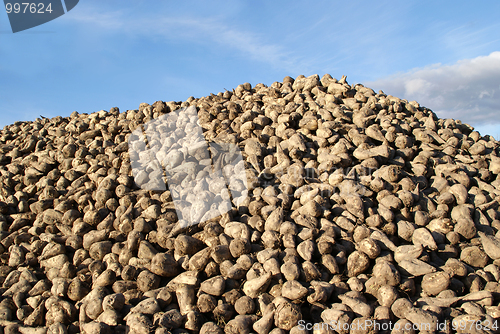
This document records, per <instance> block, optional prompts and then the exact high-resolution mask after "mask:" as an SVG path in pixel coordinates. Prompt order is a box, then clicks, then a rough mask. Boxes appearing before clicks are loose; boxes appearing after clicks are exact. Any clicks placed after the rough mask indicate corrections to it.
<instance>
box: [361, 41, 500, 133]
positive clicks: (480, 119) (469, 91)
mask: <svg viewBox="0 0 500 334" xmlns="http://www.w3.org/2000/svg"><path fill="white" fill-rule="evenodd" d="M365 84H366V85H367V86H369V87H372V88H374V89H377V90H378V89H382V90H383V91H384V92H386V93H387V94H391V95H394V96H398V97H400V98H405V99H407V100H416V101H418V102H419V103H420V104H422V105H425V106H426V107H428V108H430V109H432V110H433V111H435V112H436V113H437V114H438V116H440V117H442V118H454V119H460V120H462V121H463V122H466V123H470V124H472V125H479V124H484V123H500V52H499V51H497V52H492V53H491V54H489V55H488V56H481V57H477V58H473V59H464V60H460V61H458V62H456V63H455V64H452V65H442V64H435V65H432V66H428V67H425V68H417V69H414V70H411V71H409V72H406V73H398V74H396V75H393V76H390V77H387V78H382V79H379V80H376V81H373V82H366V83H365Z"/></svg>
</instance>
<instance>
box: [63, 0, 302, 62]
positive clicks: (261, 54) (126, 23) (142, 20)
mask: <svg viewBox="0 0 500 334" xmlns="http://www.w3.org/2000/svg"><path fill="white" fill-rule="evenodd" d="M66 19H67V20H72V21H73V22H77V23H81V24H84V25H85V27H86V28H87V27H88V26H93V27H96V28H99V29H100V30H101V31H102V30H104V31H105V32H107V33H117V34H124V35H128V36H131V37H142V38H144V37H146V38H148V39H158V38H162V39H164V40H167V41H174V42H175V41H179V42H182V43H197V44H201V45H205V46H207V45H209V46H213V47H214V48H218V49H219V50H221V49H222V50H224V49H226V50H227V51H230V52H231V53H233V54H234V52H235V51H236V52H237V53H239V55H240V56H243V57H247V58H250V59H252V60H256V61H260V62H264V63H268V64H270V65H272V66H274V67H276V68H281V69H284V70H295V69H296V66H297V62H298V61H299V59H298V57H296V56H294V55H293V53H292V52H289V51H287V50H286V47H285V46H284V45H281V44H277V43H270V42H268V41H266V36H264V35H260V34H258V33H254V32H249V31H245V30H242V29H238V28H237V27H235V26H234V25H231V24H227V23H224V20H221V17H194V16H190V17H179V16H166V15H163V14H153V15H145V14H144V15H141V16H137V15H131V13H127V12H125V11H113V12H103V10H102V8H95V7H91V6H87V7H86V8H85V9H84V10H81V11H80V12H77V13H75V15H73V16H69V15H68V17H67V18H66ZM303 65H304V64H303V63H301V66H303Z"/></svg>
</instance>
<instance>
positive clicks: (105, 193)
mask: <svg viewBox="0 0 500 334" xmlns="http://www.w3.org/2000/svg"><path fill="white" fill-rule="evenodd" d="M0 173H1V175H0V284H1V288H0V296H1V297H0V329H1V330H2V331H3V332H4V333H18V332H19V333H79V332H81V333H89V334H90V333H92V334H93V333H129V332H130V333H155V334H160V333H162V334H163V333H171V332H172V333H186V332H189V333H198V332H199V333H201V334H208V333H253V332H256V333H258V334H264V333H266V334H267V333H273V334H277V333H288V332H289V333H301V332H302V330H303V329H305V328H309V327H310V328H311V329H312V328H313V327H311V326H312V324H315V323H328V324H332V321H333V322H337V323H336V324H337V326H344V325H349V324H351V331H350V333H367V332H370V333H377V328H376V326H374V322H373V321H377V322H378V323H380V324H383V323H389V321H391V322H392V324H393V325H394V324H397V326H399V328H403V327H405V326H406V327H405V328H408V326H407V325H410V327H411V325H412V324H417V325H418V326H422V324H428V325H429V326H430V327H429V329H430V331H429V332H434V331H435V326H436V325H437V324H443V323H445V321H447V320H453V319H455V320H456V321H462V322H467V324H470V322H471V320H473V321H475V323H474V326H476V325H475V324H481V326H482V327H485V326H486V327H487V326H494V324H496V322H495V321H496V320H495V319H498V318H499V317H500V311H499V300H498V292H500V286H499V279H500V269H499V265H500V262H499V261H500V235H499V229H500V214H499V211H498V208H499V203H500V200H499V198H500V178H499V177H498V175H499V173H500V151H499V142H498V141H496V140H494V138H493V137H491V136H481V135H480V134H479V133H478V132H476V131H474V130H473V128H472V127H471V126H469V125H467V124H463V123H462V122H460V121H459V120H453V119H439V118H438V117H437V116H436V115H435V114H434V113H433V112H432V111H431V110H429V109H427V108H425V107H423V106H420V105H419V104H418V103H417V102H415V101H411V102H409V101H406V100H403V99H399V98H397V97H394V96H390V95H386V94H384V93H383V92H379V93H375V92H374V91H373V90H372V89H370V88H367V87H364V86H363V85H360V84H357V85H349V84H348V83H347V82H346V78H345V77H342V79H340V80H336V79H334V78H332V77H331V76H330V75H328V74H327V75H324V76H323V77H322V78H320V77H319V76H317V75H312V76H310V77H304V76H299V77H297V78H295V79H293V78H291V77H286V78H285V79H284V80H283V82H275V83H273V84H272V85H270V86H266V85H264V84H258V85H255V86H254V87H252V86H251V85H250V84H249V83H245V84H242V85H239V86H238V87H236V88H235V89H234V90H232V91H225V92H224V93H219V94H217V95H214V94H211V95H210V96H206V97H202V98H192V97H191V98H189V99H188V100H187V101H185V102H167V103H165V102H162V101H157V102H155V103H153V104H152V105H149V104H147V103H142V104H141V105H140V106H139V109H138V110H128V111H126V112H123V113H120V112H119V110H118V108H112V109H110V110H109V111H104V110H102V111H99V112H96V113H93V114H90V115H87V114H79V113H77V112H74V113H72V114H71V116H70V117H60V116H58V117H54V118H52V119H45V118H44V119H37V120H36V121H33V122H16V123H14V124H12V125H8V126H5V127H4V129H3V130H1V131H0ZM488 324H489V325H488ZM309 325H310V326H309ZM308 326H309V327H308ZM363 326H365V327H366V328H367V329H366V330H365V331H363V330H362V329H359V328H360V327H361V328H363ZM394 326H395V325H394ZM345 328H347V327H345V326H344V327H342V328H341V327H337V330H336V332H337V333H348V332H349V331H348V330H345ZM474 328H477V327H474ZM492 329H493V328H492ZM2 331H0V332H2ZM316 332H317V333H320V332H321V333H333V332H334V329H333V328H326V327H325V326H323V327H321V329H319V330H318V331H315V333H316ZM396 332H397V333H400V332H401V333H403V331H396V330H395V331H393V332H392V333H396ZM465 332H467V331H465ZM405 333H406V332H405ZM408 333H409V332H408Z"/></svg>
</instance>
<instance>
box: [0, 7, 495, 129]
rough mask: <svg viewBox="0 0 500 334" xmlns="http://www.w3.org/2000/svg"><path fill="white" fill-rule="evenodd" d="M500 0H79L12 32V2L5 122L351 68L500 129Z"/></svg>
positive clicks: (0, 104)
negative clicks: (49, 17)
mask: <svg viewBox="0 0 500 334" xmlns="http://www.w3.org/2000/svg"><path fill="white" fill-rule="evenodd" d="M499 13H500V2H498V1H483V2H481V4H480V5H478V4H477V3H474V2H456V1H440V2H435V1H405V2H403V1H377V2H368V1H366V2H354V1H351V2H346V1H342V2H340V1H337V2H333V1H314V2H309V1H307V2H306V1H295V2H290V1H252V2H250V1H248V2H243V1H227V2H226V1H210V2H206V1H185V2H179V1H175V2H174V1H155V2H153V1H138V0H135V1H128V0H120V1H118V0H107V1H94V0H87V1H84V0H82V1H80V3H79V4H78V5H77V6H76V7H75V8H74V9H73V10H72V11H70V12H68V13H67V14H66V15H64V16H62V17H60V18H58V19H55V20H53V21H51V22H48V23H46V24H44V25H41V26H38V27H35V28H32V29H29V30H26V31H23V32H19V33H16V34H13V33H12V31H11V29H10V26H9V22H8V18H7V14H6V13H5V11H0V60H1V62H0V127H3V126H5V125H7V124H11V123H13V122H14V121H16V120H34V119H35V118H37V117H39V115H43V116H46V117H54V116H57V115H62V116H69V115H70V113H71V112H72V111H74V110H76V111H78V112H80V113H91V112H94V111H99V110H101V109H105V110H109V109H110V108H111V107H115V106H117V107H119V108H120V110H121V111H125V110H127V109H137V108H138V107H139V104H140V103H141V102H148V103H153V102H154V101H156V100H164V101H171V100H174V101H182V100H185V99H187V98H188V97H189V96H194V97H201V96H206V95H208V94H210V93H218V92H220V91H224V89H228V90H230V89H232V88H235V87H236V86H237V85H238V84H241V83H244V82H250V83H251V84H252V85H255V84H257V83H264V84H267V85H270V84H272V83H273V82H275V81H281V80H282V79H283V78H284V77H285V76H287V75H289V76H292V77H296V76H298V75H299V74H304V75H306V76H307V75H311V74H315V73H317V74H319V75H320V76H322V75H323V74H325V73H330V74H331V75H332V76H334V77H336V78H340V77H341V76H342V75H347V78H348V82H349V83H351V84H355V83H363V84H365V85H367V86H368V87H371V88H373V89H375V90H376V91H378V90H379V89H382V90H383V91H384V92H386V93H387V94H391V95H394V96H398V97H401V98H406V99H408V100H417V101H418V102H420V103H421V104H422V105H425V106H426V107H428V108H431V109H432V110H434V111H435V112H436V113H437V114H438V116H440V117H450V118H457V119H462V120H463V121H464V122H467V123H470V124H472V125H473V126H475V127H476V128H477V129H479V131H480V132H481V133H482V134H483V135H484V134H491V135H494V136H495V137H497V138H499V137H500V112H499V111H500V110H499V109H500V53H499V52H498V51H500V21H499V20H498V15H499Z"/></svg>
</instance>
